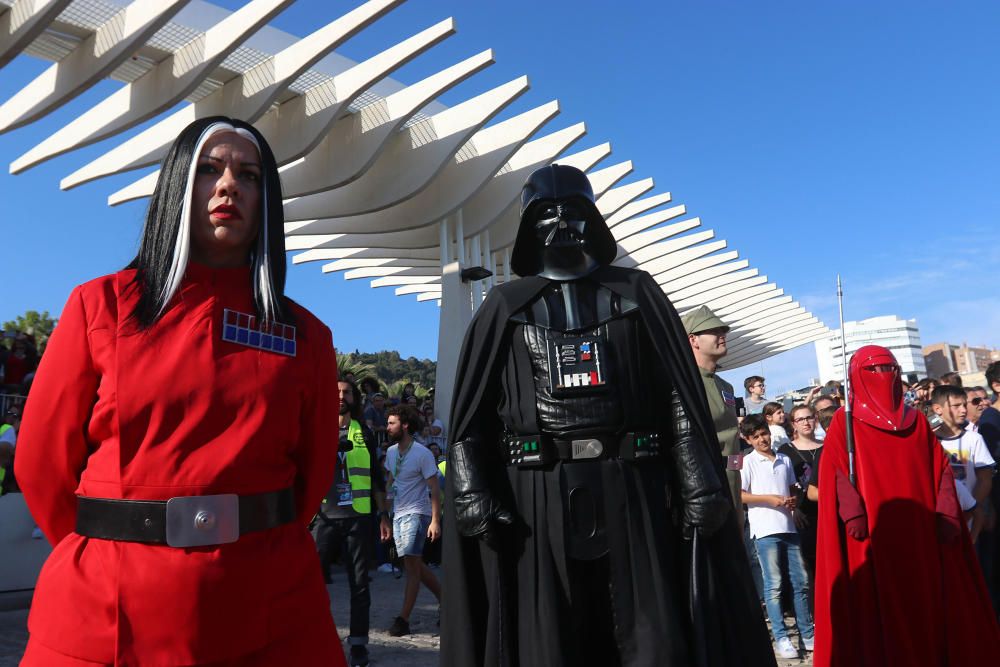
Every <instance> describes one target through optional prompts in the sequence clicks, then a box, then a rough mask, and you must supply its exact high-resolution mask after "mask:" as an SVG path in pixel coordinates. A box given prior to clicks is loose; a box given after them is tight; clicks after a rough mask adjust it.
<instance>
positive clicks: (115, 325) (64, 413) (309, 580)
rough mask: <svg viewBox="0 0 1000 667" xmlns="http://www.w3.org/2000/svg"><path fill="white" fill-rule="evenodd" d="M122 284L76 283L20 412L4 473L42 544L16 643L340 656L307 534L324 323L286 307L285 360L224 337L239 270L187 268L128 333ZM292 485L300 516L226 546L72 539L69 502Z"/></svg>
mask: <svg viewBox="0 0 1000 667" xmlns="http://www.w3.org/2000/svg"><path fill="white" fill-rule="evenodd" d="M133 277H134V272H133V271H122V272H119V273H117V274H115V275H111V276H105V277H103V278H98V279H97V280H94V281H91V282H89V283H86V284H84V285H82V286H80V287H78V288H76V289H75V290H74V291H73V293H72V295H71V296H70V298H69V301H68V302H67V304H66V306H65V308H64V310H63V312H62V317H61V319H60V321H59V325H58V327H57V328H56V330H55V332H54V333H53V335H52V338H51V340H50V341H49V345H48V349H47V350H46V353H45V356H44V358H43V361H42V363H41V367H40V368H39V370H38V374H37V378H36V380H35V384H34V386H33V387H32V391H31V396H30V398H29V400H28V403H27V406H26V408H25V411H24V421H23V424H22V431H21V434H20V437H19V439H18V447H17V458H16V461H17V463H16V466H17V478H18V482H19V483H20V485H21V487H22V489H23V490H24V495H25V499H26V500H27V503H28V507H29V508H30V510H31V513H32V515H33V516H34V517H35V519H36V521H37V522H38V525H39V526H40V527H41V529H42V531H43V532H44V533H45V535H46V537H47V538H48V539H49V540H50V541H51V542H52V544H53V545H54V547H55V548H54V551H53V552H52V555H51V556H50V557H49V559H48V561H47V562H46V563H45V566H44V568H43V569H42V572H41V575H40V576H39V580H38V584H37V588H36V591H35V596H34V601H33V604H32V609H31V615H30V617H29V619H28V627H29V630H30V631H31V642H38V643H40V644H42V645H43V646H44V647H45V648H46V649H52V650H55V651H57V652H59V653H63V654H66V655H69V656H75V657H78V658H82V659H85V660H90V661H94V662H98V663H105V664H116V665H179V664H202V663H210V662H217V661H224V660H234V659H236V660H239V659H241V657H243V656H261V655H263V654H264V653H266V651H267V650H268V647H271V646H276V645H285V646H299V647H305V648H308V651H306V650H305V648H303V649H300V650H302V651H303V655H306V656H315V660H312V659H310V660H308V662H305V663H303V662H301V661H298V662H297V664H317V665H318V664H324V665H327V664H334V665H337V664H341V665H342V664H344V658H343V652H342V650H341V649H340V645H339V641H338V638H337V632H336V628H335V627H334V625H333V619H332V617H331V616H330V607H329V599H328V597H327V593H326V590H325V588H324V585H323V580H322V577H321V574H320V568H319V564H318V562H317V557H316V548H315V545H314V544H313V541H312V539H311V537H310V535H309V533H308V530H307V527H306V526H307V524H308V522H309V519H310V517H311V516H312V515H313V513H314V512H315V510H316V508H317V507H319V504H320V501H321V499H322V497H323V494H324V493H325V492H326V490H327V489H328V488H329V485H330V481H331V478H332V476H333V466H334V457H335V455H336V448H335V446H331V441H332V442H336V433H337V415H338V410H337V408H338V400H339V398H338V393H337V369H336V358H335V355H334V351H333V346H332V341H331V336H330V331H329V329H327V327H325V326H324V325H323V324H322V323H321V322H319V320H317V319H316V318H315V317H314V316H313V315H312V314H310V313H309V312H308V311H306V310H305V309H303V308H301V307H299V306H297V305H294V304H293V306H292V310H293V313H294V317H295V318H296V321H295V325H296V327H297V356H295V357H290V356H285V355H281V354H276V353H271V352H264V351H261V350H257V349H253V348H250V347H245V346H241V345H238V344H236V343H231V342H227V341H224V340H222V337H221V331H220V329H221V326H222V318H223V309H224V308H229V309H232V310H236V311H240V312H243V313H253V312H254V308H253V301H252V297H251V292H250V278H249V269H248V268H238V269H208V268H206V267H204V266H199V265H195V264H191V265H189V267H188V270H187V273H186V275H185V278H184V281H183V284H182V286H181V289H180V290H179V293H178V294H177V295H175V297H174V298H173V299H172V301H171V303H170V305H169V306H168V308H167V309H166V310H165V312H164V313H163V316H162V318H161V319H160V320H159V321H158V322H156V323H155V324H154V325H153V326H152V327H151V328H149V329H147V330H145V331H140V330H139V329H138V328H137V327H136V326H135V324H134V322H133V321H132V320H130V319H129V314H130V313H131V311H132V308H133V307H134V304H135V302H136V298H137V297H136V294H135V290H134V289H132V288H130V287H129V283H130V281H131V280H132V278H133ZM289 486H292V487H294V490H295V499H296V507H297V510H298V520H297V521H295V522H293V523H290V524H285V525H283V526H280V527H277V528H272V529H269V530H264V531H260V532H254V533H248V534H246V535H243V536H242V537H241V538H240V539H239V540H238V541H236V542H234V543H232V544H226V545H221V546H210V547H197V548H174V547H169V546H161V545H150V544H140V543H131V542H116V541H108V540H100V539H90V538H86V537H82V536H80V535H78V534H77V533H75V532H74V526H75V518H76V496H77V495H84V496H92V497H98V498H125V499H146V500H166V499H169V498H171V497H175V496H189V495H207V494H217V493H235V494H240V495H245V494H255V493H262V492H268V491H275V490H278V489H283V488H287V487H289ZM31 654H32V651H31V646H30V645H29V650H28V656H29V657H30V656H31ZM296 660H298V659H296ZM248 661H250V662H254V664H256V662H255V659H253V658H250V659H249V660H248ZM241 664H243V663H241Z"/></svg>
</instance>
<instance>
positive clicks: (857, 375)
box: [850, 345, 917, 431]
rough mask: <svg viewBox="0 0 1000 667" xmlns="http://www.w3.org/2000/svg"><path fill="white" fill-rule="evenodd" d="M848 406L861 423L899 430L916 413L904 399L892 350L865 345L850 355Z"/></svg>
mask: <svg viewBox="0 0 1000 667" xmlns="http://www.w3.org/2000/svg"><path fill="white" fill-rule="evenodd" d="M850 373H851V410H852V411H853V413H854V416H855V417H857V418H858V419H860V420H861V421H863V422H864V423H866V424H868V425H870V426H874V427H875V428H879V429H882V430H883V431H902V430H904V429H907V428H909V427H910V426H912V425H913V421H914V419H916V416H917V413H916V412H915V411H914V410H913V409H912V408H910V407H908V406H907V405H906V404H905V403H903V378H902V374H901V372H900V369H899V363H897V362H896V357H894V356H893V354H892V352H890V351H889V350H887V349H886V348H884V347H882V346H880V345H865V346H864V347H862V348H861V349H860V350H858V351H857V352H855V353H854V355H853V356H852V357H851V365H850Z"/></svg>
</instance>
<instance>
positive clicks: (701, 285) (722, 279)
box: [660, 262, 767, 303]
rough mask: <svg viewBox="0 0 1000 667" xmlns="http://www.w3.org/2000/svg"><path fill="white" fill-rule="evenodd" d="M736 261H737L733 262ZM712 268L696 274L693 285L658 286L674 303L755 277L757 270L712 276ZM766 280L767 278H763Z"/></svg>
mask: <svg viewBox="0 0 1000 667" xmlns="http://www.w3.org/2000/svg"><path fill="white" fill-rule="evenodd" d="M735 263H738V262H734V264H735ZM711 273H712V269H706V270H705V271H703V272H699V273H698V274H696V275H697V276H698V282H697V283H696V284H694V285H688V286H687V287H683V288H681V289H675V290H671V289H668V288H667V287H665V286H663V285H661V286H660V287H661V288H662V289H663V291H664V292H665V293H666V294H667V296H668V297H669V298H670V300H671V301H672V302H674V303H678V302H680V301H684V300H685V299H691V298H694V297H696V296H698V295H701V294H705V293H706V292H708V291H709V290H713V289H716V288H719V287H725V286H727V285H734V284H736V283H737V282H738V281H740V280H745V279H747V278H756V277H757V274H758V271H757V269H746V270H744V271H732V272H727V273H724V274H719V275H716V276H714V277H710V276H711ZM764 280H765V281H766V280H767V279H766V278H764Z"/></svg>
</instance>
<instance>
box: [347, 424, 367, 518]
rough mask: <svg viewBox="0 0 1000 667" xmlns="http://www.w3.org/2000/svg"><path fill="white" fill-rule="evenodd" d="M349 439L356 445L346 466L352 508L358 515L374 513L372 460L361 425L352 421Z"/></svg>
mask: <svg viewBox="0 0 1000 667" xmlns="http://www.w3.org/2000/svg"><path fill="white" fill-rule="evenodd" d="M347 438H348V440H350V441H351V442H353V443H354V449H352V450H351V451H349V452H347V456H346V457H345V461H344V465H346V466H347V481H348V482H350V483H351V507H353V508H354V511H355V512H357V513H358V514H370V513H371V511H372V468H371V465H372V459H371V454H370V453H369V452H368V446H367V445H365V436H364V433H362V431H361V424H359V423H358V421H357V420H356V419H352V420H351V425H350V426H349V427H348V428H347Z"/></svg>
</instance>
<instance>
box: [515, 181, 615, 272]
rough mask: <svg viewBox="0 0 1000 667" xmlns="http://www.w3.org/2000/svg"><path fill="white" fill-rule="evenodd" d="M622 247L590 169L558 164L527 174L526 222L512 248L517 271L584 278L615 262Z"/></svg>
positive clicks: (523, 208) (524, 190)
mask: <svg viewBox="0 0 1000 667" xmlns="http://www.w3.org/2000/svg"><path fill="white" fill-rule="evenodd" d="M617 251H618V246H617V244H616V243H615V239H614V237H613V236H612V235H611V230H609V229H608V225H607V223H606V222H605V221H604V216H602V215H601V212H600V211H599V210H598V208H597V206H596V204H595V200H594V191H593V189H592V188H591V185H590V181H589V180H588V179H587V175H586V174H584V173H583V172H582V171H580V170H579V169H577V168H575V167H570V166H567V165H559V164H553V165H549V166H547V167H542V168H540V169H536V170H535V171H534V172H533V173H532V174H531V176H529V177H528V180H527V181H525V183H524V187H522V188H521V222H520V226H519V227H518V231H517V238H516V239H515V241H514V249H513V251H512V252H511V269H513V271H514V272H515V273H516V274H518V275H519V276H534V275H539V276H543V277H545V278H549V279H550V280H573V279H574V278H582V277H583V276H586V275H588V274H589V273H591V272H593V271H594V270H595V269H597V268H599V267H601V266H607V265H609V264H611V263H612V262H613V261H614V260H615V255H616V254H617Z"/></svg>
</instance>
